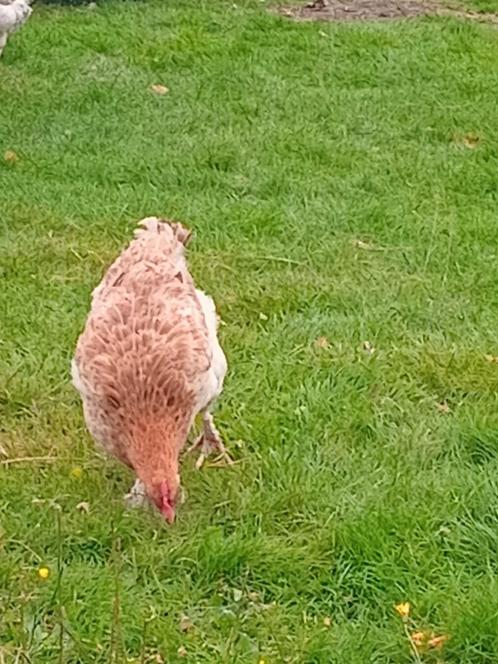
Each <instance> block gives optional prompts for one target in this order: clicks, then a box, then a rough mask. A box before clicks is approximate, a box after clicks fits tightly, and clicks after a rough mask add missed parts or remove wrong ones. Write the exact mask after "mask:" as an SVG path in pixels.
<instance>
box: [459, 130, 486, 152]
mask: <svg viewBox="0 0 498 664" xmlns="http://www.w3.org/2000/svg"><path fill="white" fill-rule="evenodd" d="M480 142H481V139H480V138H479V136H478V135H477V134H465V136H464V137H463V140H462V143H463V144H464V145H465V147H466V148H469V150H473V149H474V148H476V147H477V146H478V145H479V143H480Z"/></svg>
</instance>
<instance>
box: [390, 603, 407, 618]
mask: <svg viewBox="0 0 498 664" xmlns="http://www.w3.org/2000/svg"><path fill="white" fill-rule="evenodd" d="M394 608H395V610H396V611H397V612H398V613H399V615H400V616H401V617H402V618H403V619H406V618H408V616H409V615H410V602H401V604H396V605H395V607H394Z"/></svg>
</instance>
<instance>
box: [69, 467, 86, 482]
mask: <svg viewBox="0 0 498 664" xmlns="http://www.w3.org/2000/svg"><path fill="white" fill-rule="evenodd" d="M82 475H83V470H82V469H81V467H80V466H75V467H74V468H73V469H72V470H71V477H74V479H75V480H79V478H80V477H81V476H82Z"/></svg>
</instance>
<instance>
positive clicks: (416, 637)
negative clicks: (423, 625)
mask: <svg viewBox="0 0 498 664" xmlns="http://www.w3.org/2000/svg"><path fill="white" fill-rule="evenodd" d="M430 637H431V633H428V632H414V633H413V634H412V635H411V638H412V641H413V643H414V644H415V645H416V646H417V648H423V647H424V646H425V645H426V643H427V641H428V640H429V639H430Z"/></svg>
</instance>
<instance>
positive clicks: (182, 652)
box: [176, 646, 188, 657]
mask: <svg viewBox="0 0 498 664" xmlns="http://www.w3.org/2000/svg"><path fill="white" fill-rule="evenodd" d="M176 654H177V655H178V657H186V656H187V654H188V653H187V649H186V648H185V647H184V646H180V647H179V648H178V650H177V651H176Z"/></svg>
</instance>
